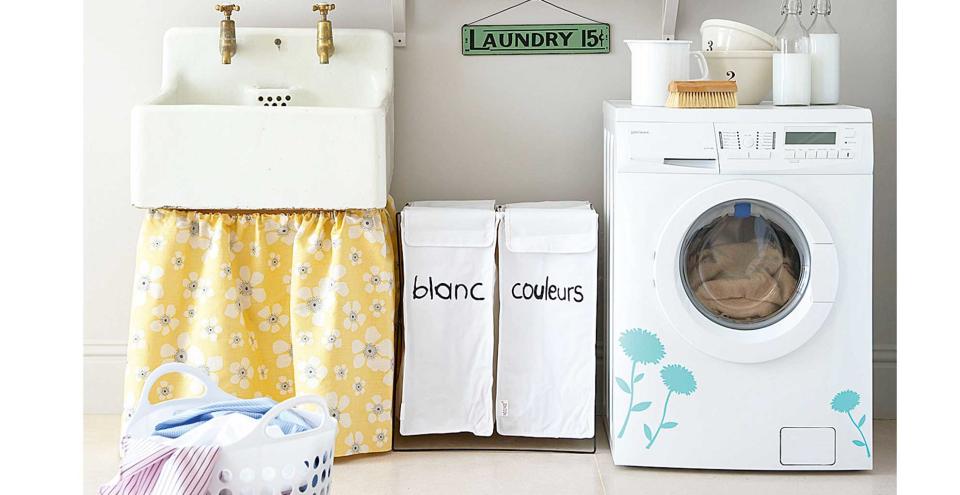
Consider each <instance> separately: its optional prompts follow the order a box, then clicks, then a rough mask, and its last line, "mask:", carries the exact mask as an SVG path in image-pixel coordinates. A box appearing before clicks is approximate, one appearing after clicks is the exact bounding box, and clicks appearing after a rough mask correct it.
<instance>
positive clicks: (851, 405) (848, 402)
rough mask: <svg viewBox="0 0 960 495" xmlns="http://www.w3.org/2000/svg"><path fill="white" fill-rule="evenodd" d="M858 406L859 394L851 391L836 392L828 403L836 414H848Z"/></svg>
mask: <svg viewBox="0 0 960 495" xmlns="http://www.w3.org/2000/svg"><path fill="white" fill-rule="evenodd" d="M859 405H860V394H858V393H856V392H854V391H853V390H844V391H843V392H838V393H837V395H834V396H833V400H832V401H830V407H831V408H833V410H834V411H837V412H838V413H848V412H850V411H852V410H854V409H856V407H857V406H859Z"/></svg>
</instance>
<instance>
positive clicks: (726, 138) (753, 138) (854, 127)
mask: <svg viewBox="0 0 960 495" xmlns="http://www.w3.org/2000/svg"><path fill="white" fill-rule="evenodd" d="M715 131H716V139H717V148H718V151H719V153H718V155H719V158H720V162H721V164H720V169H721V171H723V170H724V169H726V171H732V172H781V171H789V170H796V171H798V172H799V171H801V170H816V169H822V170H824V171H829V170H831V169H833V170H835V169H836V168H837V167H840V168H845V167H849V168H857V167H859V165H858V164H855V163H854V162H856V161H857V159H859V158H870V159H871V160H872V149H871V148H872V146H873V144H872V142H870V137H871V132H870V131H871V129H870V124H824V125H819V124H737V123H719V122H718V123H716V124H715ZM864 150H866V153H869V154H870V155H871V156H862V155H863V153H864V152H865V151H864Z"/></svg>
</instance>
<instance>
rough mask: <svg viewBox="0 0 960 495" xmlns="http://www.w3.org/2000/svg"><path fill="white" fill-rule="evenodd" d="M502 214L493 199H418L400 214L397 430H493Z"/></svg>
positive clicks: (411, 432) (483, 432) (489, 432)
mask: <svg viewBox="0 0 960 495" xmlns="http://www.w3.org/2000/svg"><path fill="white" fill-rule="evenodd" d="M496 225H497V215H496V212H495V210H494V202H493V201H427V202H414V203H410V204H408V205H407V206H406V207H404V209H403V211H401V213H400V235H401V239H402V252H403V325H404V330H403V336H404V353H403V367H402V369H403V386H402V391H401V399H400V400H401V403H400V434H401V435H422V434H431V433H455V432H471V433H473V434H475V435H479V436H489V435H492V434H493V340H494V337H493V323H494V313H493V312H494V297H495V296H494V290H495V283H496V262H495V258H494V256H495V253H494V250H495V248H496V235H497V227H496Z"/></svg>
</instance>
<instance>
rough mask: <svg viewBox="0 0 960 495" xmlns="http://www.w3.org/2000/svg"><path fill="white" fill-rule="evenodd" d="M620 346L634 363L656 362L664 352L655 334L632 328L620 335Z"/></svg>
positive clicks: (661, 357)
mask: <svg viewBox="0 0 960 495" xmlns="http://www.w3.org/2000/svg"><path fill="white" fill-rule="evenodd" d="M620 348H621V349H623V352H624V354H626V355H627V356H628V357H629V358H630V359H631V360H632V361H633V362H634V363H643V364H657V363H659V362H660V360H661V359H663V355H664V354H665V352H664V350H663V344H662V343H661V342H660V337H657V334H655V333H653V332H650V331H649V330H644V329H642V328H634V329H631V330H627V331H626V332H623V334H621V335H620Z"/></svg>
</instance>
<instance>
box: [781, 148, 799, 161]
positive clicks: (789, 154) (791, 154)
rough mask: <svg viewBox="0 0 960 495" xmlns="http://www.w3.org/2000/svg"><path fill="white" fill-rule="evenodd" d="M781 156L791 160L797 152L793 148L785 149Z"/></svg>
mask: <svg viewBox="0 0 960 495" xmlns="http://www.w3.org/2000/svg"><path fill="white" fill-rule="evenodd" d="M783 157H784V158H786V159H787V160H793V159H795V158H796V157H797V152H796V151H794V150H787V151H784V152H783Z"/></svg>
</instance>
